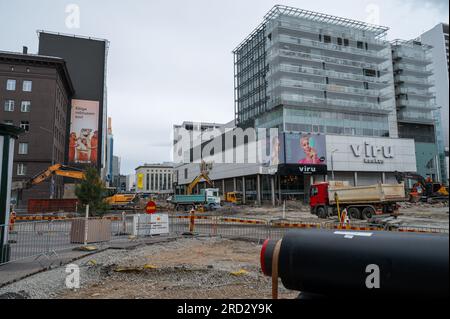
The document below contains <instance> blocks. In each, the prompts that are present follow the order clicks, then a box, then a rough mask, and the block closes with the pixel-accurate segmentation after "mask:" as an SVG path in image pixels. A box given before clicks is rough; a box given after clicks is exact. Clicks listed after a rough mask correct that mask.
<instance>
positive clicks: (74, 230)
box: [0, 213, 449, 271]
mask: <svg viewBox="0 0 450 319" xmlns="http://www.w3.org/2000/svg"><path fill="white" fill-rule="evenodd" d="M166 216H167V215H166ZM25 217H26V216H22V218H16V220H14V221H10V223H9V224H8V225H0V239H1V241H0V264H3V263H7V262H13V261H19V260H24V259H28V258H32V257H34V258H36V259H37V258H46V257H50V256H52V255H57V254H58V252H61V251H64V250H71V249H74V248H77V247H80V246H83V245H85V244H89V243H94V244H95V246H97V247H99V248H102V247H107V246H108V245H111V244H112V243H115V242H120V241H122V242H129V241H130V240H136V239H138V238H142V237H147V236H153V235H152V234H153V232H152V229H153V225H154V224H158V223H157V222H156V223H155V222H153V221H152V222H149V220H148V218H147V217H148V215H145V214H142V215H127V214H125V213H123V214H119V215H115V216H109V217H103V218H89V219H85V218H65V217H55V218H51V216H40V217H38V216H33V220H29V219H26V218H25ZM39 218H40V219H39ZM86 220H88V223H87V227H86ZM165 223H166V224H167V231H166V230H165V229H166V228H164V231H163V233H167V234H168V235H175V236H181V235H186V234H189V235H191V234H199V235H205V236H220V237H225V238H235V239H247V240H255V241H263V240H265V239H267V238H273V239H280V238H282V237H283V236H284V234H285V233H286V232H287V231H289V230H292V229H344V230H352V231H383V230H384V231H398V232H425V233H444V234H448V232H449V230H448V228H431V227H402V226H400V227H386V226H381V225H373V224H368V223H363V222H354V223H351V224H350V225H340V224H338V223H335V222H329V221H324V222H305V221H301V220H266V219H257V218H241V217H238V218H234V217H229V216H217V215H205V214H197V215H189V214H169V215H168V218H166V221H165ZM149 225H150V228H149ZM156 233H157V232H156ZM163 233H161V234H163ZM88 234H89V235H88ZM161 234H160V233H157V235H156V236H164V235H161ZM0 271H1V268H0Z"/></svg>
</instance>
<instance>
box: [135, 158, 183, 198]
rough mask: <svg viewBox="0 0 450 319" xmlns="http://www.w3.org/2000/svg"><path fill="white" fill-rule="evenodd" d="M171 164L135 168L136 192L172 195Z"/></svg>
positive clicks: (145, 165) (146, 165)
mask: <svg viewBox="0 0 450 319" xmlns="http://www.w3.org/2000/svg"><path fill="white" fill-rule="evenodd" d="M173 181H174V177H173V164H172V163H162V164H144V165H141V166H139V167H137V168H136V192H137V193H145V194H151V195H161V196H163V197H164V196H167V195H169V194H172V193H173Z"/></svg>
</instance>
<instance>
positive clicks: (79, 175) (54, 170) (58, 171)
mask: <svg viewBox="0 0 450 319" xmlns="http://www.w3.org/2000/svg"><path fill="white" fill-rule="evenodd" d="M52 175H57V176H64V177H70V178H75V179H83V178H84V173H83V172H82V171H81V170H78V169H76V168H71V167H68V166H64V165H62V164H54V165H52V166H50V167H49V168H47V169H46V170H44V171H42V172H40V173H39V174H37V175H36V176H34V177H33V178H31V179H29V180H27V181H21V182H15V183H13V185H12V190H22V189H28V188H30V187H32V186H33V185H37V184H39V183H42V182H43V181H45V180H46V179H48V178H49V177H51V176H52Z"/></svg>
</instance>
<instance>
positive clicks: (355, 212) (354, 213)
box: [348, 207, 361, 219]
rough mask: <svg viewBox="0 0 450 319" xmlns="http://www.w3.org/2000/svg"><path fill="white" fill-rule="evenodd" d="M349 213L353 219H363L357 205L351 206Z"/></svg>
mask: <svg viewBox="0 0 450 319" xmlns="http://www.w3.org/2000/svg"><path fill="white" fill-rule="evenodd" d="M348 215H349V216H350V218H351V219H361V213H360V211H359V209H358V208H356V207H350V208H349V209H348Z"/></svg>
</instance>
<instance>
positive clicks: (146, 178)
mask: <svg viewBox="0 0 450 319" xmlns="http://www.w3.org/2000/svg"><path fill="white" fill-rule="evenodd" d="M149 178H150V176H149V175H148V173H147V174H145V186H146V189H147V190H150V182H149Z"/></svg>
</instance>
